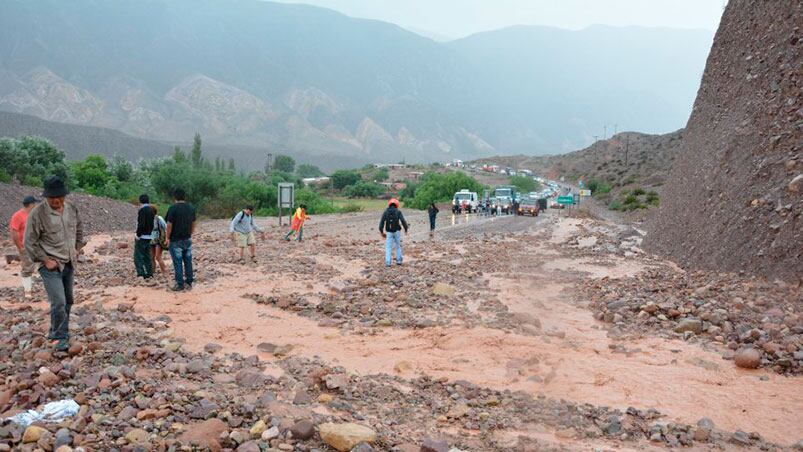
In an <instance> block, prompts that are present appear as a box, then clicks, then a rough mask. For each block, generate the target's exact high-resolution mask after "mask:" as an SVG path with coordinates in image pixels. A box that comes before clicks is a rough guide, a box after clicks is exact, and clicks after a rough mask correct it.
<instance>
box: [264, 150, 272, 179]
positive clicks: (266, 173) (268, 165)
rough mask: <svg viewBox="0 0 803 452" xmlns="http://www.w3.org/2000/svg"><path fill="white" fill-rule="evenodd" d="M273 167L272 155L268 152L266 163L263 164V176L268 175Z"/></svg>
mask: <svg viewBox="0 0 803 452" xmlns="http://www.w3.org/2000/svg"><path fill="white" fill-rule="evenodd" d="M272 166H273V154H272V153H270V152H268V163H266V164H265V175H266V176H267V175H269V174H270V170H271V167H272Z"/></svg>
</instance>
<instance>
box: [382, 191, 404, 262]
mask: <svg viewBox="0 0 803 452" xmlns="http://www.w3.org/2000/svg"><path fill="white" fill-rule="evenodd" d="M402 227H403V228H404V233H405V234H407V230H408V228H409V226H408V225H407V221H405V219H404V215H402V213H401V210H399V201H398V200H396V199H391V200H390V201H388V208H387V209H385V211H384V212H383V213H382V219H381V220H379V233H380V234H382V237H383V238H384V239H385V265H386V266H388V267H390V264H391V262H392V259H391V257H392V254H393V247H394V246H395V247H396V264H397V265H401V264H402V247H401V230H402Z"/></svg>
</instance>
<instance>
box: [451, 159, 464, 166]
mask: <svg viewBox="0 0 803 452" xmlns="http://www.w3.org/2000/svg"><path fill="white" fill-rule="evenodd" d="M452 166H454V167H455V168H462V167H463V161H462V160H459V159H454V160H452Z"/></svg>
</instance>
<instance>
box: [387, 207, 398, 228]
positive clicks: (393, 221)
mask: <svg viewBox="0 0 803 452" xmlns="http://www.w3.org/2000/svg"><path fill="white" fill-rule="evenodd" d="M385 230H386V231H388V232H396V231H400V230H401V224H400V221H399V209H388V211H387V216H386V217H385Z"/></svg>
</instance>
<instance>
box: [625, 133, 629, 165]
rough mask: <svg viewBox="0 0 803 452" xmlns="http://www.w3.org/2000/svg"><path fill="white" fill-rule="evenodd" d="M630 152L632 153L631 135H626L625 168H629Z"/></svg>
mask: <svg viewBox="0 0 803 452" xmlns="http://www.w3.org/2000/svg"><path fill="white" fill-rule="evenodd" d="M628 151H630V135H625V166H627V153H628Z"/></svg>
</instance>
